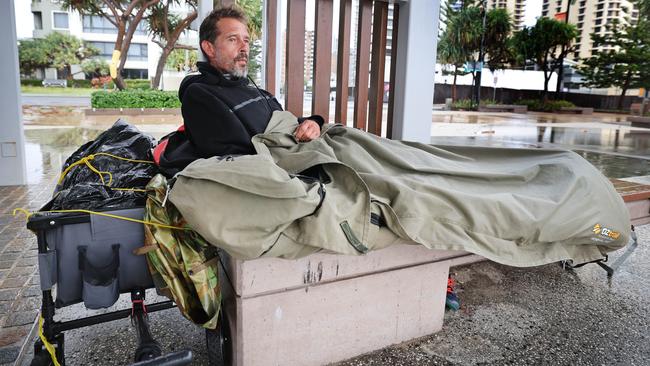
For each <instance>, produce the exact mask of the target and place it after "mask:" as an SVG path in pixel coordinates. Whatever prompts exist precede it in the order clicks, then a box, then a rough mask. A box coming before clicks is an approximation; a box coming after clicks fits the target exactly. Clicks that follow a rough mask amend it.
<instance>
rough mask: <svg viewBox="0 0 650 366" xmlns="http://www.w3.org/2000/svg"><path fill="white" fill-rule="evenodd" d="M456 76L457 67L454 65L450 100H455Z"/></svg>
mask: <svg viewBox="0 0 650 366" xmlns="http://www.w3.org/2000/svg"><path fill="white" fill-rule="evenodd" d="M457 78H458V67H456V65H454V84H453V85H452V87H451V101H452V102H455V101H456V96H457V95H456V79H457Z"/></svg>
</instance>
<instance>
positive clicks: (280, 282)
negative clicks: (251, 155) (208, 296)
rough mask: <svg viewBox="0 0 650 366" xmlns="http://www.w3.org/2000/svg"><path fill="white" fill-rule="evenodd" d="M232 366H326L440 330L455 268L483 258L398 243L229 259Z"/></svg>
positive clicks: (225, 288)
mask: <svg viewBox="0 0 650 366" xmlns="http://www.w3.org/2000/svg"><path fill="white" fill-rule="evenodd" d="M225 259H226V260H225V267H226V272H227V274H228V277H227V278H229V279H230V281H232V287H231V286H230V285H228V284H227V283H226V281H227V280H226V276H223V275H222V276H221V279H222V293H223V306H224V311H225V313H226V317H227V318H228V321H229V325H230V330H231V339H232V347H233V350H232V355H233V363H232V364H233V365H323V364H328V363H331V362H337V361H341V360H344V359H348V358H351V357H355V356H357V355H361V354H363V353H367V352H370V351H373V350H377V349H381V348H384V347H387V346H389V345H391V344H397V343H401V342H404V341H407V340H410V339H413V338H418V337H422V336H425V335H429V334H432V333H435V332H437V331H439V330H440V329H441V328H442V322H443V317H444V309H445V293H446V285H447V276H448V272H449V267H450V266H451V265H460V264H465V263H471V262H476V261H478V260H481V259H482V258H481V257H478V256H475V255H471V254H469V253H465V252H458V251H441V250H429V249H427V248H424V247H422V246H419V245H409V244H397V245H393V246H390V247H388V248H385V249H381V250H377V251H373V252H370V253H368V254H367V255H363V256H345V255H335V254H312V255H310V256H307V257H304V258H301V259H296V260H286V259H278V258H261V259H255V260H249V261H241V260H235V259H232V258H228V257H227V256H226V258H225Z"/></svg>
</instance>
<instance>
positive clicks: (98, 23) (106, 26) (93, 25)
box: [82, 15, 117, 33]
mask: <svg viewBox="0 0 650 366" xmlns="http://www.w3.org/2000/svg"><path fill="white" fill-rule="evenodd" d="M82 23H83V31H84V32H87V33H117V28H116V27H115V26H114V25H113V23H111V22H109V21H108V19H106V18H104V17H102V16H99V15H83V18H82Z"/></svg>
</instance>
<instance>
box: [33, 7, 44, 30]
mask: <svg viewBox="0 0 650 366" xmlns="http://www.w3.org/2000/svg"><path fill="white" fill-rule="evenodd" d="M32 14H34V29H43V13H41V12H40V11H33V12H32Z"/></svg>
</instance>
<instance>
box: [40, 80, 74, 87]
mask: <svg viewBox="0 0 650 366" xmlns="http://www.w3.org/2000/svg"><path fill="white" fill-rule="evenodd" d="M42 84H43V86H44V87H46V88H47V87H48V86H60V87H62V88H67V87H68V81H67V80H65V79H45V80H43V82H42Z"/></svg>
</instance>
